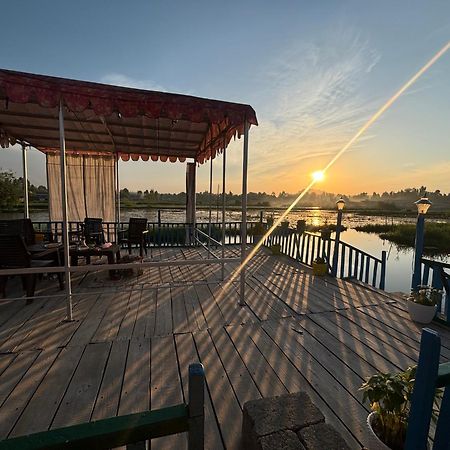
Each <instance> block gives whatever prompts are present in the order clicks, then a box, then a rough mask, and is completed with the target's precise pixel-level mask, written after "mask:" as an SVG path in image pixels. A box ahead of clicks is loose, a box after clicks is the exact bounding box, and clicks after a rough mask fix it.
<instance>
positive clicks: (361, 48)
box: [251, 29, 381, 189]
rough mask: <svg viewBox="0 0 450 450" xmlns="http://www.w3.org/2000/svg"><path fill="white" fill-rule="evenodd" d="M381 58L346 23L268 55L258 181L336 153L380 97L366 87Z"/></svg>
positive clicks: (258, 143) (285, 174) (254, 167)
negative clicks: (318, 37)
mask: <svg viewBox="0 0 450 450" xmlns="http://www.w3.org/2000/svg"><path fill="white" fill-rule="evenodd" d="M380 58H381V56H380V54H379V53H378V52H376V51H375V50H374V49H372V48H371V47H370V45H369V43H368V42H367V41H365V40H363V39H362V38H361V37H360V36H359V35H358V34H357V33H355V32H354V31H352V30H349V29H340V30H338V31H336V32H334V33H330V34H329V35H328V36H326V37H323V38H321V41H320V42H318V41H316V42H314V41H311V42H304V41H302V42H296V43H294V44H292V45H291V46H290V47H289V48H287V49H285V51H284V52H283V53H281V54H279V55H278V56H277V58H276V59H275V60H272V61H268V62H267V66H266V67H265V69H264V70H262V71H261V72H262V73H264V80H260V82H261V83H260V84H261V85H262V91H263V92H264V94H263V95H262V96H261V97H260V98H259V100H260V103H261V106H260V107H258V114H259V121H260V124H261V126H260V127H259V130H258V132H256V133H255V138H254V139H253V146H254V147H255V148H256V149H257V156H256V157H255V158H254V162H252V166H251V171H252V175H253V176H252V179H253V181H255V182H258V184H260V183H262V182H263V180H264V179H265V178H266V177H267V176H272V177H273V174H274V173H276V174H277V175H278V176H279V177H288V176H289V174H290V173H292V172H296V173H298V170H296V169H298V168H300V167H301V166H303V165H304V163H305V161H306V160H309V161H311V162H312V161H313V160H314V159H317V161H318V162H319V161H321V160H324V159H330V158H331V157H332V156H333V155H334V154H336V153H337V152H338V151H339V150H340V149H341V148H342V146H343V145H344V144H345V143H346V142H347V141H348V139H349V138H350V137H351V136H352V135H353V134H354V133H355V131H356V130H357V129H358V128H359V127H360V126H361V125H362V124H363V123H364V121H365V120H367V118H368V117H369V115H370V113H372V112H373V111H374V110H375V109H376V106H377V104H378V103H375V101H374V100H373V99H370V98H369V97H368V96H367V95H365V96H363V95H362V94H361V93H360V92H361V91H362V89H361V87H362V83H363V82H364V81H365V80H366V79H367V76H368V75H367V74H368V73H370V72H371V71H373V70H374V67H375V66H376V65H377V64H378V62H379V61H380ZM371 133H373V130H372V132H371ZM372 136H373V134H371V135H365V136H364V138H363V139H362V140H360V141H358V143H357V144H356V145H355V146H354V147H352V150H353V151H354V150H356V149H361V148H363V144H364V140H367V139H369V138H370V137H372ZM255 151H256V150H255ZM292 189H295V187H294V186H292Z"/></svg>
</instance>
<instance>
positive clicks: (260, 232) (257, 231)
mask: <svg viewBox="0 0 450 450" xmlns="http://www.w3.org/2000/svg"><path fill="white" fill-rule="evenodd" d="M266 231H267V229H266V226H265V225H264V224H263V223H262V222H258V223H256V224H255V225H254V226H253V227H252V228H251V229H250V230H249V234H250V235H251V236H252V237H253V243H254V244H256V243H258V242H259V241H260V240H261V239H262V237H263V236H264V234H265V233H266Z"/></svg>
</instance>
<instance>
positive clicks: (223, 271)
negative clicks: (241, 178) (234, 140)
mask: <svg viewBox="0 0 450 450" xmlns="http://www.w3.org/2000/svg"><path fill="white" fill-rule="evenodd" d="M222 157H223V159H222V259H223V258H225V197H226V190H225V189H226V186H225V182H226V170H227V148H226V144H225V142H224V147H223V153H222ZM221 276H222V281H223V280H224V279H225V264H224V263H223V262H222V273H221Z"/></svg>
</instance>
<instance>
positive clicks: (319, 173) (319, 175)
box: [311, 170, 325, 183]
mask: <svg viewBox="0 0 450 450" xmlns="http://www.w3.org/2000/svg"><path fill="white" fill-rule="evenodd" d="M311 176H312V179H313V180H314V182H315V183H318V182H320V181H323V180H324V178H325V172H324V171H323V170H316V171H315V172H313V173H312V174H311Z"/></svg>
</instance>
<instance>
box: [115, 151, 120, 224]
mask: <svg viewBox="0 0 450 450" xmlns="http://www.w3.org/2000/svg"><path fill="white" fill-rule="evenodd" d="M119 159H120V157H119V154H117V158H116V190H117V226H120V178H119Z"/></svg>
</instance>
